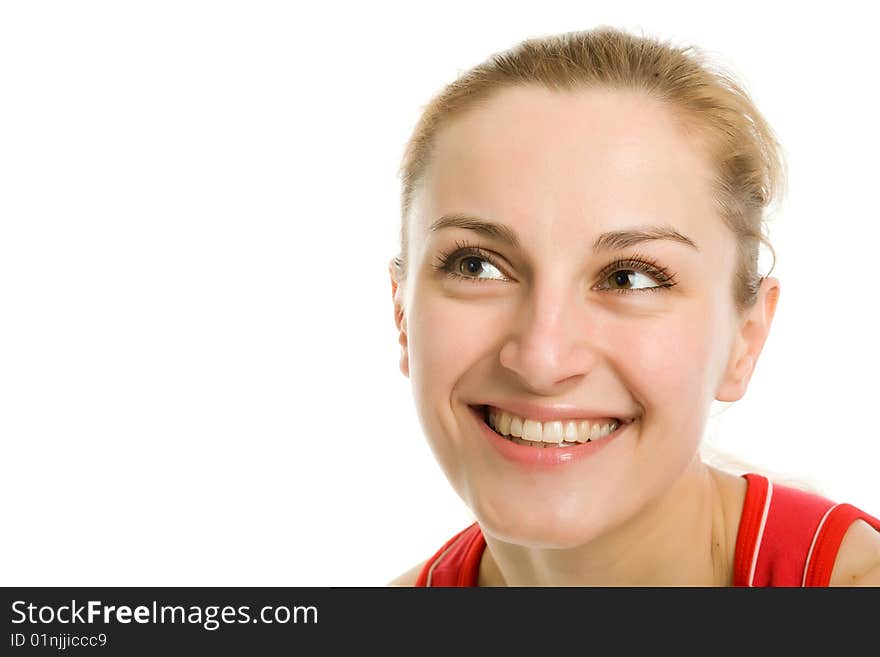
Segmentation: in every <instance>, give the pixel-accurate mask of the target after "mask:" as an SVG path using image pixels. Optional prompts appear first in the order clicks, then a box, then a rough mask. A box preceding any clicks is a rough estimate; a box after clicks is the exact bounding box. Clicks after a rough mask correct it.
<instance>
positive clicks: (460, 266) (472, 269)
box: [434, 243, 510, 282]
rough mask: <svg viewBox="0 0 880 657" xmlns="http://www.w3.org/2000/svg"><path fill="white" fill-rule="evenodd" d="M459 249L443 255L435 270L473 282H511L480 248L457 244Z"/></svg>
mask: <svg viewBox="0 0 880 657" xmlns="http://www.w3.org/2000/svg"><path fill="white" fill-rule="evenodd" d="M457 246H458V249H456V250H455V251H453V252H451V253H441V254H440V255H439V256H438V257H437V262H436V264H434V269H436V270H437V271H442V272H445V273H446V275H447V276H449V277H451V278H457V279H466V280H469V281H473V282H481V281H490V280H499V281H507V280H510V279H509V278H508V277H507V276H505V275H504V274H503V273H502V272H501V270H500V269H499V268H498V267H497V266H496V265H495V263H494V262H493V260H492V257H491V256H490V255H489V254H488V253H487V252H485V251H483V250H482V249H481V248H480V247H478V246H470V245H468V244H466V243H465V244H462V243H458V244H457Z"/></svg>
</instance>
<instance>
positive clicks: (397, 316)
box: [388, 258, 409, 377]
mask: <svg viewBox="0 0 880 657" xmlns="http://www.w3.org/2000/svg"><path fill="white" fill-rule="evenodd" d="M396 260H397V259H396V258H392V259H391V262H389V263H388V273H389V274H390V275H391V299H392V301H393V302H394V324H395V326H397V331H398V333H399V335H398V338H397V341H398V343H400V371H401V372H402V373H403V375H404V376H406V377H408V376H409V348H408V345H407V339H406V315H405V313H404V310H403V299H402V297H403V289H402V288H401V287H400V285H399V281H398V279H397V277H398V270H397V265H396Z"/></svg>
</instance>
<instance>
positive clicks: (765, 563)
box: [415, 473, 880, 586]
mask: <svg viewBox="0 0 880 657" xmlns="http://www.w3.org/2000/svg"><path fill="white" fill-rule="evenodd" d="M742 476H743V477H744V478H745V479H746V481H747V482H748V486H747V488H746V497H745V502H744V504H743V509H742V514H741V515H740V520H739V529H738V531H737V536H736V548H735V553H734V565H733V585H734V586H828V582H829V581H830V580H831V571H832V569H833V568H834V561H835V559H836V558H837V551H838V549H839V548H840V543H841V541H842V540H843V535H844V534H845V533H846V530H847V529H849V527H850V525H851V524H852V523H853V522H855V521H856V520H858V519H861V520H864V521H865V522H867V523H868V524H869V525H871V526H872V527H873V528H874V529H876V530H877V531H880V520H878V519H877V518H875V517H873V516H871V515H868V514H867V513H865V512H864V511H862V510H860V509H858V508H856V507H854V506H852V505H851V504H835V503H834V502H832V501H831V500H828V499H826V498H824V497H822V496H820V495H816V494H814V493H807V492H805V491H802V490H798V489H796V488H791V487H788V486H782V485H780V484H774V483H773V482H771V481H770V480H769V479H767V478H766V477H764V476H763V475H759V474H753V473H749V474H744V475H742ZM485 548H486V539H485V538H484V537H483V532H482V531H481V530H480V526H479V525H478V524H477V523H476V522H475V523H474V524H472V525H471V526H470V527H467V528H466V529H464V530H462V531H461V532H459V533H458V534H456V535H455V536H453V537H452V538H451V539H449V540H448V541H447V542H446V543H445V544H444V545H443V547H441V548H440V549H439V550H438V551H437V552H436V553H435V554H434V556H433V557H431V558H430V559H428V561H426V562H425V565H424V567H423V568H422V570H421V572H420V574H419V577H418V580H417V581H416V584H415V585H416V586H477V579H478V577H479V572H480V558H481V557H482V555H483V550H484V549H485Z"/></svg>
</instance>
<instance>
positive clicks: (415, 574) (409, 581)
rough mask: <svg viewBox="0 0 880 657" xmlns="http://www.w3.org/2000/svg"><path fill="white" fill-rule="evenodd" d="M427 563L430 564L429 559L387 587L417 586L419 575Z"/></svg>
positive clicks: (399, 576)
mask: <svg viewBox="0 0 880 657" xmlns="http://www.w3.org/2000/svg"><path fill="white" fill-rule="evenodd" d="M426 563H428V560H427V559H426V560H425V561H423V562H422V563H420V564H417V565H415V566H413V567H412V568H410V569H409V570H407V571H406V572H405V573H403V574H402V575H398V576H397V577H395V578H394V579H393V580H391V581H390V582H388V584H386V586H415V585H416V581H417V580H418V579H419V574H420V573H421V572H422V568H424V567H425V564H426Z"/></svg>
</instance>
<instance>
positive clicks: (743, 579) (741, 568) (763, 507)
mask: <svg viewBox="0 0 880 657" xmlns="http://www.w3.org/2000/svg"><path fill="white" fill-rule="evenodd" d="M742 476H743V478H744V479H745V480H746V481H747V482H748V488H746V498H745V502H744V503H743V509H742V514H741V515H740V519H739V530H738V531H737V534H736V549H735V552H734V559H733V585H734V586H752V584H753V582H754V578H755V568H756V566H757V562H758V548H759V547H760V545H761V539H762V538H763V535H764V527H765V525H766V524H767V514H768V511H769V510H770V501H771V500H772V498H773V484H772V483H771V482H770V480H769V479H767V477H764V476H761V475H758V474H753V473H748V474H744V475H742Z"/></svg>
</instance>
